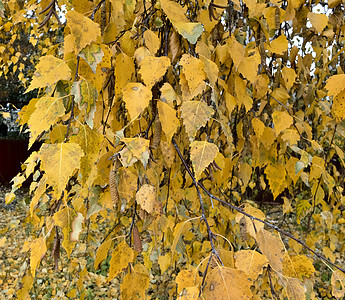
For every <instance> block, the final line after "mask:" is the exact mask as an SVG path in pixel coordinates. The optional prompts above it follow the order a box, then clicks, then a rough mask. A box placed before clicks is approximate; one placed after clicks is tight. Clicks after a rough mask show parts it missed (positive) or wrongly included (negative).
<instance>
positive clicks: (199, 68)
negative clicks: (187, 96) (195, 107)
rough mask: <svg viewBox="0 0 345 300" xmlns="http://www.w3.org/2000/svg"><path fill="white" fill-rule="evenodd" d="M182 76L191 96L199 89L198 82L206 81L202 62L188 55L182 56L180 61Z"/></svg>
mask: <svg viewBox="0 0 345 300" xmlns="http://www.w3.org/2000/svg"><path fill="white" fill-rule="evenodd" d="M180 65H181V66H182V70H183V74H184V75H185V78H186V80H187V83H188V87H189V91H190V93H191V94H193V93H194V91H195V90H196V89H197V88H198V87H199V85H200V82H203V81H204V80H205V79H206V74H205V71H204V68H205V67H204V64H203V62H202V61H201V60H200V59H198V58H196V57H193V56H191V55H189V54H183V55H182V57H181V59H180Z"/></svg>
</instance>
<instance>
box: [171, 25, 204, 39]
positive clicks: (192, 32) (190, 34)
mask: <svg viewBox="0 0 345 300" xmlns="http://www.w3.org/2000/svg"><path fill="white" fill-rule="evenodd" d="M171 23H172V24H173V25H174V27H175V29H176V31H177V32H178V33H179V34H181V35H182V36H183V37H184V38H185V39H187V40H188V42H190V43H191V44H196V42H197V41H198V38H199V36H200V35H201V34H202V32H203V26H202V24H201V23H191V22H174V21H172V22H171Z"/></svg>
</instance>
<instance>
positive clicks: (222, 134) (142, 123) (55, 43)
mask: <svg viewBox="0 0 345 300" xmlns="http://www.w3.org/2000/svg"><path fill="white" fill-rule="evenodd" d="M0 14H1V18H2V19H1V22H2V24H1V34H2V35H3V36H6V37H8V36H9V32H12V35H11V39H10V40H9V39H8V38H7V43H3V44H1V45H0V51H1V53H3V55H2V58H1V63H2V75H3V76H8V74H9V73H11V72H12V73H14V72H15V70H16V69H17V68H19V70H21V71H22V70H23V68H24V65H23V66H22V65H21V63H20V62H21V60H24V61H25V60H33V63H35V71H34V73H33V74H32V79H31V80H30V83H29V85H28V88H27V92H30V91H37V90H38V96H37V98H34V99H32V100H31V101H30V103H29V104H28V105H27V106H25V107H24V108H23V109H22V111H21V112H20V115H19V120H18V122H19V124H20V125H21V126H24V125H27V126H28V128H29V130H30V142H29V147H31V145H32V144H33V143H34V142H35V141H36V140H39V141H41V142H42V143H43V144H42V147H41V149H40V150H39V151H37V152H33V153H32V155H31V156H30V157H29V158H28V159H27V161H26V162H25V163H24V164H23V166H22V168H23V172H22V173H20V174H18V176H17V177H15V178H14V180H13V188H12V192H11V193H10V194H8V195H7V202H10V201H12V200H13V199H14V193H15V191H16V190H17V189H18V188H20V186H21V185H22V183H23V182H24V181H26V180H29V181H30V182H31V185H30V192H31V194H32V198H31V202H30V209H29V215H28V217H27V219H26V221H27V222H28V223H30V224H31V226H32V227H33V228H34V229H33V230H32V234H31V236H30V238H29V240H28V242H27V243H26V244H25V247H24V249H23V251H24V252H27V253H28V258H29V260H30V263H29V264H28V265H27V266H28V267H27V268H26V269H25V270H24V274H23V285H22V288H21V289H20V290H19V291H17V296H18V297H19V298H20V299H25V298H27V297H28V295H29V292H30V288H31V287H32V285H33V284H34V278H35V274H37V272H39V264H40V261H41V260H42V259H44V257H45V256H46V255H47V254H48V253H50V252H52V255H53V256H54V258H55V267H56V269H57V270H58V269H59V264H62V263H65V262H60V261H59V255H60V252H62V251H65V252H66V253H67V255H68V257H69V258H70V257H73V252H74V250H75V249H76V248H78V249H81V248H82V249H84V251H85V255H86V256H87V257H90V259H91V260H92V264H90V263H88V262H87V261H84V260H81V261H77V263H76V262H75V261H74V263H76V269H78V270H79V271H78V276H77V277H76V278H75V280H74V281H73V282H72V283H71V286H74V287H75V295H77V296H78V297H80V298H83V297H85V288H84V286H83V278H84V277H85V276H87V275H88V274H91V273H95V272H97V270H98V269H99V268H100V266H102V265H104V264H108V265H109V269H108V271H107V281H111V280H113V279H114V278H115V277H116V278H119V279H120V281H121V295H122V298H123V299H136V298H144V297H148V298H155V297H163V298H165V299H168V298H171V297H172V298H178V299H197V298H198V297H199V296H200V297H202V298H204V299H256V298H258V299H259V298H260V297H263V298H264V297H272V298H274V297H276V298H278V296H277V295H278V294H282V295H283V297H288V298H289V299H298V300H299V299H315V298H316V297H324V296H329V297H330V296H331V295H330V294H329V293H328V294H327V292H325V291H322V289H320V286H321V285H322V284H323V283H322V280H321V276H320V272H323V271H324V270H325V268H324V267H323V266H324V265H323V264H322V263H324V264H326V265H327V272H331V274H330V276H329V280H328V284H330V285H331V286H332V295H333V296H334V297H336V298H338V299H340V298H343V297H344V295H345V271H344V269H342V268H341V267H339V265H344V253H345V244H344V237H345V228H344V223H345V219H344V217H345V194H344V176H345V172H344V167H345V164H344V160H345V155H344V151H343V145H344V138H345V122H344V118H345V105H344V103H345V102H344V98H345V75H344V71H345V65H344V61H345V60H344V50H345V45H344V44H345V38H344V33H345V23H344V17H343V16H344V3H343V2H342V1H340V0H331V1H328V2H321V1H302V0H287V1H286V0H283V1H277V0H271V1H265V0H260V1H256V0H243V1H239V0H234V1H227V0H217V1H214V0H212V1H201V0H196V1H187V2H184V1H179V2H175V1H171V0H160V1H155V0H153V1H150V2H148V1H145V0H127V1H124V0H101V1H97V0H96V1H86V0H79V1H74V0H70V1H68V0H51V1H50V2H49V1H46V0H43V1H40V2H38V1H14V0H9V1H6V0H2V1H1V2H0ZM20 30H21V31H20ZM24 33H25V34H26V36H27V37H30V39H29V41H30V43H31V44H32V45H36V44H37V43H38V44H39V45H40V48H39V52H37V53H38V57H37V59H35V58H33V57H28V56H27V55H26V54H25V51H24V49H21V48H20V49H18V50H15V51H16V52H15V51H14V50H13V49H12V48H11V46H12V45H13V43H14V42H15V41H16V39H18V38H19V37H20V36H22V35H23V34H24ZM59 38H60V39H61V41H60V40H59ZM10 67H11V68H10ZM26 74H28V75H27V76H29V75H30V74H29V73H23V72H21V73H20V74H19V80H22V81H26V80H28V79H29V78H28V77H26ZM258 202H259V203H261V207H260V208H259V207H258ZM267 203H268V204H279V206H277V207H278V208H279V209H278V213H275V214H274V216H275V217H274V218H273V219H272V218H270V217H269V214H270V213H271V211H272V209H271V208H270V207H268V206H265V205H266V204H267ZM277 218H283V221H285V222H287V223H291V225H292V226H294V228H297V230H293V231H292V232H291V231H290V229H289V227H286V226H285V227H284V225H283V224H279V225H277V223H274V224H272V223H271V222H272V221H273V222H274V221H275V219H277ZM269 220H271V222H270V221H269ZM98 226H102V228H105V229H104V230H103V236H95V235H93V234H92V232H93V231H92V230H93V229H95V228H97V227H98ZM91 245H93V246H96V247H97V251H96V253H94V252H93V251H91V250H89V249H90V248H89V246H91ZM83 247H84V248H83ZM328 268H329V269H328ZM329 270H331V271H329Z"/></svg>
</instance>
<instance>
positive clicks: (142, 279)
mask: <svg viewBox="0 0 345 300" xmlns="http://www.w3.org/2000/svg"><path fill="white" fill-rule="evenodd" d="M149 283H150V276H149V272H148V270H147V269H146V267H145V266H144V265H143V264H136V265H135V266H134V270H133V272H129V273H127V274H126V276H125V278H124V279H123V282H122V284H121V293H122V295H123V297H124V298H125V299H143V298H144V296H145V291H146V290H147V289H148V287H149Z"/></svg>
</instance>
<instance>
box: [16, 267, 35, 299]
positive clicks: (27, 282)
mask: <svg viewBox="0 0 345 300" xmlns="http://www.w3.org/2000/svg"><path fill="white" fill-rule="evenodd" d="M33 282H34V279H33V277H32V275H31V273H30V272H28V273H27V274H26V275H25V276H24V277H23V279H22V282H21V284H22V288H21V289H20V290H18V291H17V297H18V300H28V299H30V294H29V292H30V289H31V287H32V285H33Z"/></svg>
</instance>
